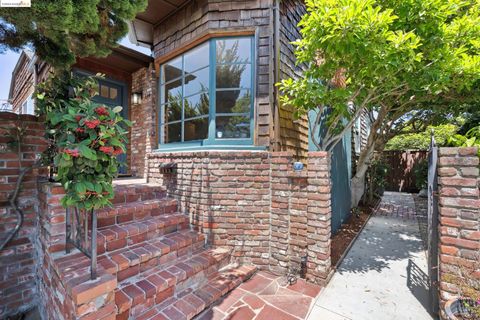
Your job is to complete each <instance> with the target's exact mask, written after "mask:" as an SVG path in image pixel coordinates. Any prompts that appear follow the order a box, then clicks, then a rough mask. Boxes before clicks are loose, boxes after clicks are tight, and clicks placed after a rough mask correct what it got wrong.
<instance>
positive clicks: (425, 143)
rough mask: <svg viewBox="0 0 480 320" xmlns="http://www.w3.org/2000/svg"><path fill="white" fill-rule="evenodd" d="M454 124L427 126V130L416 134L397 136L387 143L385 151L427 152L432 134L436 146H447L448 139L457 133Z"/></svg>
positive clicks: (456, 127)
mask: <svg viewBox="0 0 480 320" xmlns="http://www.w3.org/2000/svg"><path fill="white" fill-rule="evenodd" d="M458 128H459V127H458V126H457V125H455V124H442V125H439V126H428V127H427V130H425V131H423V132H418V133H406V134H399V135H397V136H395V137H393V138H392V139H391V140H390V141H388V142H387V144H386V146H385V149H386V150H428V149H429V148H430V139H431V135H432V133H433V136H434V137H435V142H436V143H437V145H438V146H446V145H448V139H449V138H450V137H452V136H453V135H455V134H456V133H457V131H458Z"/></svg>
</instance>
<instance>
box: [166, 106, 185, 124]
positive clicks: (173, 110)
mask: <svg viewBox="0 0 480 320" xmlns="http://www.w3.org/2000/svg"><path fill="white" fill-rule="evenodd" d="M177 120H182V105H181V104H179V103H171V104H167V105H165V119H164V122H165V123H166V122H173V121H177Z"/></svg>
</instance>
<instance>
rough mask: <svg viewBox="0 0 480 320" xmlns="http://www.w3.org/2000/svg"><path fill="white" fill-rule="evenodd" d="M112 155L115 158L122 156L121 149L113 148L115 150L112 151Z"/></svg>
mask: <svg viewBox="0 0 480 320" xmlns="http://www.w3.org/2000/svg"><path fill="white" fill-rule="evenodd" d="M113 154H114V155H116V156H118V155H120V154H123V150H122V148H115V150H113Z"/></svg>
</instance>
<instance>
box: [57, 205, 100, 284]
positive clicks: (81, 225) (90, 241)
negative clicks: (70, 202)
mask: <svg viewBox="0 0 480 320" xmlns="http://www.w3.org/2000/svg"><path fill="white" fill-rule="evenodd" d="M65 220H66V221H65V225H66V244H65V247H66V252H67V253H70V246H71V245H73V246H74V247H75V248H77V249H78V250H80V251H81V252H82V253H83V254H85V255H86V256H87V257H89V258H90V260H91V261H90V277H91V279H92V280H94V279H96V278H97V215H96V214H95V212H94V210H93V209H92V210H79V209H78V208H76V207H74V208H67V212H66V219H65Z"/></svg>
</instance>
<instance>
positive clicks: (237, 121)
mask: <svg viewBox="0 0 480 320" xmlns="http://www.w3.org/2000/svg"><path fill="white" fill-rule="evenodd" d="M216 126H217V132H216V133H215V136H216V137H217V139H235V138H237V139H238V138H243V139H245V138H250V117H249V116H247V115H244V116H233V117H228V116H227V117H222V116H220V117H217V119H216Z"/></svg>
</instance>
